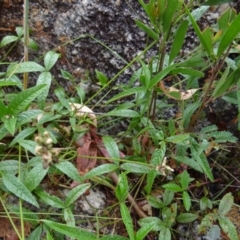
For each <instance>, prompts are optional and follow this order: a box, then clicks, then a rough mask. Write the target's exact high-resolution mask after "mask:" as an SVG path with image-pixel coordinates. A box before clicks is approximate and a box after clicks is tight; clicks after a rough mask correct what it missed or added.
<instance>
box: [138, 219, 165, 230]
mask: <svg viewBox="0 0 240 240" xmlns="http://www.w3.org/2000/svg"><path fill="white" fill-rule="evenodd" d="M138 223H139V225H140V226H141V227H144V226H149V225H150V224H151V225H152V224H153V229H152V231H154V232H157V231H160V230H161V229H162V228H163V227H164V226H165V223H164V222H163V221H162V220H160V219H159V217H145V218H142V219H140V220H139V221H138Z"/></svg>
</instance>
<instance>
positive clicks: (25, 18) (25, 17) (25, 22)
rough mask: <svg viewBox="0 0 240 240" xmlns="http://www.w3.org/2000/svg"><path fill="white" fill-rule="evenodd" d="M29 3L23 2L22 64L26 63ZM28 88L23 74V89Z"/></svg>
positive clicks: (26, 77) (26, 75) (26, 78)
mask: <svg viewBox="0 0 240 240" xmlns="http://www.w3.org/2000/svg"><path fill="white" fill-rule="evenodd" d="M28 11H29V1H28V0H24V13H23V29H24V62H27V61H28V45H29V29H28ZM27 86H28V73H27V72H25V73H23V89H27Z"/></svg>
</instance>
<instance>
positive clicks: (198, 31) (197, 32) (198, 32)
mask: <svg viewBox="0 0 240 240" xmlns="http://www.w3.org/2000/svg"><path fill="white" fill-rule="evenodd" d="M185 10H186V12H187V14H188V17H189V19H190V22H191V24H192V26H193V29H194V31H195V32H196V34H197V36H198V38H199V40H200V42H201V44H202V46H203V48H204V49H205V50H206V52H207V54H208V56H209V57H211V58H212V57H213V56H212V54H213V53H212V49H211V48H209V45H208V43H207V41H206V39H205V38H204V36H203V35H202V33H201V31H200V29H199V26H198V24H197V23H196V21H195V20H194V18H193V16H192V15H191V13H190V12H189V10H188V8H187V7H185Z"/></svg>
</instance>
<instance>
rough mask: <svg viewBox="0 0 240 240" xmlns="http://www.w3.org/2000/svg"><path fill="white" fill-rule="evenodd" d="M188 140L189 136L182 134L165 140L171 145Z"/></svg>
mask: <svg viewBox="0 0 240 240" xmlns="http://www.w3.org/2000/svg"><path fill="white" fill-rule="evenodd" d="M188 138H189V134H188V133H184V134H178V135H175V136H171V137H168V138H166V139H165V140H166V142H171V143H181V142H183V141H185V140H186V139H188Z"/></svg>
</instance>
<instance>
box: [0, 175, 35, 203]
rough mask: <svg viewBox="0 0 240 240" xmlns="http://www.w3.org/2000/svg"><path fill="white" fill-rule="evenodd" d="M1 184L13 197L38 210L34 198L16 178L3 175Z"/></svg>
mask: <svg viewBox="0 0 240 240" xmlns="http://www.w3.org/2000/svg"><path fill="white" fill-rule="evenodd" d="M3 183H4V185H5V187H6V188H7V189H8V190H9V191H10V192H12V193H13V194H14V195H15V196H17V197H19V198H21V199H22V200H24V201H26V202H28V203H31V204H32V205H34V206H36V207H38V208H39V205H38V202H37V201H36V199H35V197H34V196H33V195H32V194H31V192H30V191H29V190H28V189H27V187H26V186H25V185H24V184H23V183H22V182H21V181H20V180H19V179H18V178H17V177H15V176H14V175H12V174H8V173H4V174H3Z"/></svg>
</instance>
